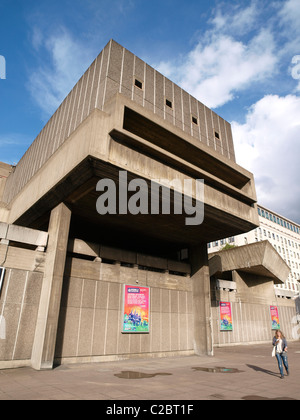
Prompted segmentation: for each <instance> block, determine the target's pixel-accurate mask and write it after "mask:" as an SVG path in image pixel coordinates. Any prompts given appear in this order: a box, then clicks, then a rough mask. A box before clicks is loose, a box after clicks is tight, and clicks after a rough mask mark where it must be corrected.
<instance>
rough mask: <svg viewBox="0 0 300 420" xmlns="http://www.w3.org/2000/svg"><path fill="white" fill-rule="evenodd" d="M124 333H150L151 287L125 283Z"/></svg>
mask: <svg viewBox="0 0 300 420" xmlns="http://www.w3.org/2000/svg"><path fill="white" fill-rule="evenodd" d="M123 304H124V309H123V320H122V332H123V333H149V315H150V289H149V287H143V286H142V287H140V286H129V285H124V302H123Z"/></svg>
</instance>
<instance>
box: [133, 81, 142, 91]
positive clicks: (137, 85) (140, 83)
mask: <svg viewBox="0 0 300 420" xmlns="http://www.w3.org/2000/svg"><path fill="white" fill-rule="evenodd" d="M134 85H135V86H136V87H138V88H139V89H143V83H142V82H141V81H140V80H138V79H135V81H134Z"/></svg>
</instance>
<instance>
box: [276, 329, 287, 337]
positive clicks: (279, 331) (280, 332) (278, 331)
mask: <svg viewBox="0 0 300 420" xmlns="http://www.w3.org/2000/svg"><path fill="white" fill-rule="evenodd" d="M278 334H281V338H282V339H284V338H285V336H284V335H283V332H282V331H281V330H277V331H276V333H275V337H276V338H278Z"/></svg>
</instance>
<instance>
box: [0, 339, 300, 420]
mask: <svg viewBox="0 0 300 420" xmlns="http://www.w3.org/2000/svg"><path fill="white" fill-rule="evenodd" d="M271 352H272V346H270V345H266V344H259V345H246V346H233V347H226V348H217V349H215V355H214V356H213V357H209V356H186V357H171V358H151V359H141V358H138V359H129V360H124V361H118V362H103V363H93V364H69V365H61V366H58V367H56V368H55V369H53V370H48V371H35V370H33V369H31V368H28V367H26V368H19V369H7V370H1V371H0V399H1V400H103V401H107V402H111V401H114V402H115V403H116V404H112V403H109V404H110V406H109V407H113V408H111V409H114V410H115V411H116V410H117V407H118V401H123V402H124V401H125V400H130V401H146V400H150V401H163V400H164V401H173V404H175V401H180V402H181V403H182V402H186V403H187V404H188V401H198V400H299V399H300V341H297V342H291V343H289V350H288V358H289V366H290V376H288V377H287V376H286V377H285V378H284V379H280V375H279V370H278V366H277V361H276V359H275V358H272V357H271ZM135 404H137V403H135ZM123 405H124V404H123ZM106 407H107V405H106ZM182 407H183V406H182ZM120 410H121V408H120ZM144 411H146V410H144ZM134 417H135V416H134Z"/></svg>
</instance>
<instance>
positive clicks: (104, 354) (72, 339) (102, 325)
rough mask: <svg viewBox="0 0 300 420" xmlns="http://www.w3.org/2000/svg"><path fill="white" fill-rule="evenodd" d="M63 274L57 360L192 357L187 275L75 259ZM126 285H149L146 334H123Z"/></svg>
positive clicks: (189, 289) (68, 264)
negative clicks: (189, 355) (122, 323)
mask: <svg viewBox="0 0 300 420" xmlns="http://www.w3.org/2000/svg"><path fill="white" fill-rule="evenodd" d="M65 274H66V276H65V279H64V285H63V292H62V305H61V313H60V318H59V327H58V337H57V344H56V351H55V358H56V360H57V361H58V362H78V361H79V362H80V361H97V360H114V359H118V358H126V357H133V356H134V357H139V356H149V355H150V356H152V357H155V356H163V355H172V354H193V353H194V349H193V314H192V284H191V279H190V277H189V276H188V277H184V276H175V275H171V274H169V273H168V272H165V273H160V272H153V271H149V270H142V269H139V268H138V266H135V267H124V266H122V265H121V264H120V263H117V264H106V263H101V262H97V261H85V260H82V259H77V258H72V259H69V260H68V262H67V267H66V272H65ZM137 282H138V283H137ZM125 283H126V284H133V285H139V286H142V285H144V286H149V287H150V291H151V296H150V299H151V301H150V302H151V312H150V333H149V334H122V333H121V319H122V318H121V315H122V296H123V284H125Z"/></svg>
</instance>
